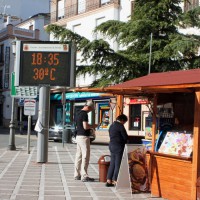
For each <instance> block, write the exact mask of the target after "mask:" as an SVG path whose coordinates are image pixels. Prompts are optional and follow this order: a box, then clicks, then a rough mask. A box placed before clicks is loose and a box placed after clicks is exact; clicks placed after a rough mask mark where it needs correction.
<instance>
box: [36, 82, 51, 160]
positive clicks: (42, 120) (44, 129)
mask: <svg viewBox="0 0 200 200" xmlns="http://www.w3.org/2000/svg"><path fill="white" fill-rule="evenodd" d="M49 108H50V87H49V86H42V87H41V88H40V92H39V112H38V120H39V124H40V127H41V128H40V131H39V132H38V141H37V162H39V163H45V162H47V161H48V138H49Z"/></svg>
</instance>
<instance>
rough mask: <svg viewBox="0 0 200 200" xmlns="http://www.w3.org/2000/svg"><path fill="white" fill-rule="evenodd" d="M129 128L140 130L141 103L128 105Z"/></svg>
mask: <svg viewBox="0 0 200 200" xmlns="http://www.w3.org/2000/svg"><path fill="white" fill-rule="evenodd" d="M129 123H130V130H141V104H132V105H130V121H129Z"/></svg>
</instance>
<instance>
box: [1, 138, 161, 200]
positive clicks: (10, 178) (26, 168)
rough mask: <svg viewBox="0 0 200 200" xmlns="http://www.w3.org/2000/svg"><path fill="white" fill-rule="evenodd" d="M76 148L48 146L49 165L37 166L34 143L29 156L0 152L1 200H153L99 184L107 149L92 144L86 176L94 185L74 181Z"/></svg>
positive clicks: (23, 150)
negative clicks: (92, 179)
mask: <svg viewBox="0 0 200 200" xmlns="http://www.w3.org/2000/svg"><path fill="white" fill-rule="evenodd" d="M75 152H76V145H74V144H65V145H64V147H63V145H62V143H54V142H50V143H49V151H48V162H47V163H37V162H36V157H37V144H36V140H34V141H31V152H30V154H28V153H27V150H26V147H24V146H20V147H17V150H16V151H8V150H7V149H5V148H4V149H0V200H8V199H10V200H115V199H116V200H118V199H120V200H128V199H137V200H139V199H154V200H158V199H159V200H161V199H162V198H151V195H150V193H148V194H137V195H136V194H134V195H131V194H130V191H129V190H128V189H127V190H116V189H115V188H107V187H105V183H102V182H99V166H98V159H99V158H100V156H102V155H106V154H109V151H108V146H105V145H98V144H92V145H91V159H90V165H89V175H90V177H93V178H95V182H86V183H83V182H81V181H77V180H74V178H73V172H74V158H75Z"/></svg>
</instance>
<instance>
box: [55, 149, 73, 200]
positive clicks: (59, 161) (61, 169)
mask: <svg viewBox="0 0 200 200" xmlns="http://www.w3.org/2000/svg"><path fill="white" fill-rule="evenodd" d="M55 151H56V156H57V160H58V163H59V164H58V166H59V169H60V174H61V179H62V184H63V187H64V191H65V197H66V200H71V196H70V193H69V188H68V186H67V181H66V177H65V174H64V170H63V167H62V164H61V160H60V156H59V153H58V149H57V146H55Z"/></svg>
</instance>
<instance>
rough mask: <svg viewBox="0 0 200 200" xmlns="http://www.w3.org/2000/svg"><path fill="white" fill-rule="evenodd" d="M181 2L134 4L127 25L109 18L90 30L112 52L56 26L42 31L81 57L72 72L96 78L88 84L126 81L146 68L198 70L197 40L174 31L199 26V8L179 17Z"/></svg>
mask: <svg viewBox="0 0 200 200" xmlns="http://www.w3.org/2000/svg"><path fill="white" fill-rule="evenodd" d="M181 2H182V1H181V0H135V6H134V12H133V14H132V16H131V17H130V20H129V21H127V22H120V21H115V20H109V21H107V22H105V23H102V24H100V25H99V26H98V27H96V29H95V30H94V32H97V33H101V34H102V35H104V37H105V38H107V39H114V40H116V41H117V42H118V44H119V45H120V50H118V51H114V50H113V49H111V47H110V45H109V43H108V42H106V41H105V40H103V39H100V40H93V41H89V40H88V39H86V38H84V37H82V36H81V35H78V34H76V33H73V32H72V31H70V30H68V29H65V28H63V27H60V26H57V25H49V26H48V28H47V31H48V32H50V33H52V34H53V35H54V37H55V38H58V39H59V40H60V41H62V42H65V41H74V42H75V43H76V45H77V50H79V51H81V52H82V57H83V60H82V61H83V62H82V63H83V64H82V65H81V66H77V72H78V73H79V74H86V73H89V74H93V75H99V74H101V78H99V79H98V80H96V81H95V82H94V83H93V86H95V85H96V86H104V85H108V84H115V83H120V82H123V81H127V80H130V79H133V78H136V77H140V76H143V75H146V74H148V71H149V69H150V70H151V73H152V72H163V71H173V70H183V69H192V68H199V67H200V59H199V56H198V48H199V46H200V36H199V35H191V34H190V35H186V34H183V33H181V32H179V29H178V28H181V29H186V28H189V27H196V28H199V27H200V21H199V15H200V8H199V7H197V8H195V9H193V10H190V11H188V12H186V13H183V12H182V9H181V7H180V3H181ZM151 34H152V35H153V37H152V41H151V39H150V35H151ZM151 42H152V45H151V47H152V53H151V60H150V63H149V58H150V44H151ZM84 63H89V64H87V65H85V64H84Z"/></svg>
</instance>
